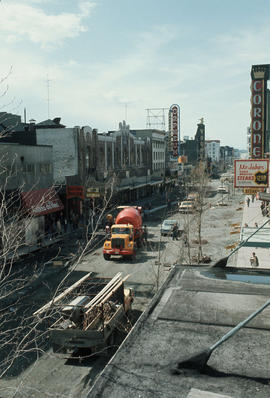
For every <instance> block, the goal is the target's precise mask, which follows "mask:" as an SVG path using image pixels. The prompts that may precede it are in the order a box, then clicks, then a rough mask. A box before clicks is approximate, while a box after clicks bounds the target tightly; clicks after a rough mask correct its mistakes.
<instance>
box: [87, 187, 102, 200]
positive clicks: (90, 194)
mask: <svg viewBox="0 0 270 398" xmlns="http://www.w3.org/2000/svg"><path fill="white" fill-rule="evenodd" d="M86 197H87V198H100V191H99V188H94V187H92V188H87V189H86Z"/></svg>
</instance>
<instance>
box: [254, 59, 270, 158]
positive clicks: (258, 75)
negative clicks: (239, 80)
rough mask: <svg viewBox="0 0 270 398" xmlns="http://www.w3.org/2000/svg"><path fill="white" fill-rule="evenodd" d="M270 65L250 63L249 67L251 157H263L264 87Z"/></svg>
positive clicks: (264, 124)
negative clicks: (250, 66)
mask: <svg viewBox="0 0 270 398" xmlns="http://www.w3.org/2000/svg"><path fill="white" fill-rule="evenodd" d="M269 75H270V65H266V64H264V65H252V68H251V79H252V81H251V126H250V129H251V153H250V155H251V158H252V159H262V158H263V157H264V139H265V126H266V100H267V97H266V89H267V80H268V78H269Z"/></svg>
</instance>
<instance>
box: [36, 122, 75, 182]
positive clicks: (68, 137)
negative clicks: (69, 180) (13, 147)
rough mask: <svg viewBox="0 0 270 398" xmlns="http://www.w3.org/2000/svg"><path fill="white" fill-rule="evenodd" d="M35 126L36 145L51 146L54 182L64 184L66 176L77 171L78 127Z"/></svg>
mask: <svg viewBox="0 0 270 398" xmlns="http://www.w3.org/2000/svg"><path fill="white" fill-rule="evenodd" d="M40 126H41V124H38V125H37V128H36V142H37V145H51V146H52V148H53V165H54V175H53V179H54V183H55V184H57V185H62V184H63V185H65V184H66V179H65V178H66V176H73V175H76V174H77V173H78V135H79V133H80V128H79V127H72V128H66V127H65V128H64V127H59V128H57V127H50V126H48V127H46V126H44V127H42V128H40Z"/></svg>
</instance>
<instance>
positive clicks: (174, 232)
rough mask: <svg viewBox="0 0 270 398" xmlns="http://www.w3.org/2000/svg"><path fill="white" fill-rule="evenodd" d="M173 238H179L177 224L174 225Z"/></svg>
mask: <svg viewBox="0 0 270 398" xmlns="http://www.w3.org/2000/svg"><path fill="white" fill-rule="evenodd" d="M172 240H178V227H177V224H174V225H173V229H172Z"/></svg>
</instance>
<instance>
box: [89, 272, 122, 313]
mask: <svg viewBox="0 0 270 398" xmlns="http://www.w3.org/2000/svg"><path fill="white" fill-rule="evenodd" d="M128 277H129V275H127V276H125V277H124V278H123V279H122V278H121V279H120V280H118V279H115V281H114V283H113V284H112V285H111V286H109V288H107V287H108V285H107V286H105V288H104V289H102V291H101V292H100V293H99V294H98V295H97V296H96V297H95V298H94V299H93V300H91V301H90V303H88V304H86V306H85V308H87V310H86V312H85V314H88V313H89V312H90V311H91V310H92V309H93V307H95V306H96V305H98V304H101V303H105V302H106V301H108V299H109V298H110V297H111V296H112V295H113V293H115V291H116V290H117V289H118V288H119V287H120V286H121V285H122V284H123V283H124V282H125V281H126V280H127V278H128Z"/></svg>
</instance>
